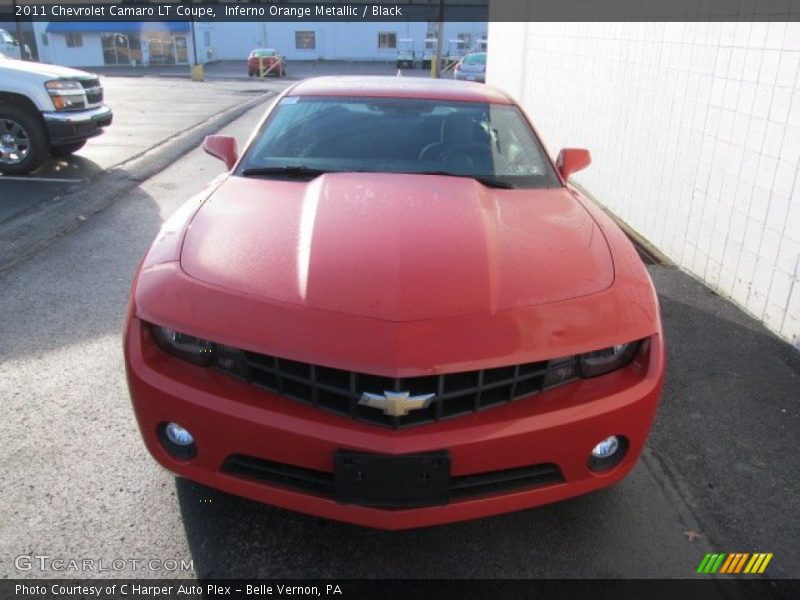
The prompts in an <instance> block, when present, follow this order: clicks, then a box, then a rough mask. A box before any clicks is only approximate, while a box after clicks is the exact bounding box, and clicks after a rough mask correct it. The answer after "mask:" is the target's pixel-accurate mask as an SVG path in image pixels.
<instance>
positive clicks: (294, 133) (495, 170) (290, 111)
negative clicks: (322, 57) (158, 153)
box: [239, 96, 561, 188]
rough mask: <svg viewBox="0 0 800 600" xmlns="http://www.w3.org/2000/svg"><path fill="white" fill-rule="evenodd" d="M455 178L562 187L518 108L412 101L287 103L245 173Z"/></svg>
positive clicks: (263, 132)
mask: <svg viewBox="0 0 800 600" xmlns="http://www.w3.org/2000/svg"><path fill="white" fill-rule="evenodd" d="M286 166H291V167H297V166H303V167H307V168H309V169H314V170H322V171H367V172H388V173H426V172H427V173H439V172H444V173H451V174H454V175H459V176H469V177H478V178H491V179H493V180H500V181H502V182H504V183H506V184H508V185H511V186H513V187H523V188H540V187H557V186H559V185H561V184H560V181H559V179H558V177H557V176H556V174H555V172H554V170H553V168H552V164H551V163H550V161H549V160H548V159H547V157H546V155H545V153H544V150H543V149H542V146H541V144H540V143H539V141H538V139H537V138H536V136H535V134H534V132H533V130H532V129H531V127H530V125H529V124H528V122H527V121H526V120H525V118H524V117H523V115H522V113H521V112H520V111H519V109H518V108H517V107H515V106H509V105H501V104H486V103H477V102H454V101H444V100H427V99H412V98H344V97H318V96H294V97H292V96H288V97H285V98H283V99H282V100H281V101H280V102H279V104H278V106H276V107H275V109H274V110H273V112H272V113H271V115H270V117H269V119H267V121H266V123H265V124H264V125H263V126H262V128H261V129H260V131H259V132H258V133H257V134H256V136H255V138H254V141H253V143H252V145H251V146H250V148H249V150H248V151H247V153H246V155H245V156H244V157H243V159H242V162H241V166H240V170H239V172H240V173H241V172H242V171H244V170H252V169H263V168H272V167H286Z"/></svg>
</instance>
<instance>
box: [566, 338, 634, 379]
mask: <svg viewBox="0 0 800 600" xmlns="http://www.w3.org/2000/svg"><path fill="white" fill-rule="evenodd" d="M638 349H639V342H638V341H636V342H629V343H627V344H617V345H615V346H610V347H608V348H603V349H602V350H595V351H594V352H587V353H586V354H581V356H580V370H581V377H596V376H598V375H604V374H606V373H610V372H611V371H616V370H617V369H621V368H622V367H624V366H625V365H627V364H628V363H629V362H631V361H632V360H633V357H634V356H635V355H636V351H637V350H638Z"/></svg>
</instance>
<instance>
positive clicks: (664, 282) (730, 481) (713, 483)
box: [650, 266, 800, 577]
mask: <svg viewBox="0 0 800 600" xmlns="http://www.w3.org/2000/svg"><path fill="white" fill-rule="evenodd" d="M650 273H651V275H652V277H653V280H654V283H655V284H656V288H657V289H658V291H659V298H660V301H661V311H662V316H663V322H664V328H665V335H666V344H667V350H668V353H667V379H666V385H665V388H664V396H663V398H662V403H661V407H660V409H659V412H658V416H657V417H656V423H655V425H654V428H653V432H652V435H651V438H650V448H651V449H652V451H653V454H654V455H655V456H656V458H657V459H658V460H659V461H660V462H661V463H662V464H663V465H664V466H665V467H666V469H667V470H668V471H669V472H671V473H672V474H673V476H674V477H676V479H677V482H678V484H679V486H680V487H683V488H684V489H687V490H688V492H689V494H690V498H689V501H690V504H694V506H692V508H693V510H694V511H695V512H696V513H697V517H698V520H699V521H700V523H701V524H702V525H703V526H704V527H705V528H706V532H705V533H706V535H707V536H708V538H709V540H710V541H711V542H712V545H713V547H714V549H715V550H718V551H721V552H773V553H775V558H774V559H773V561H772V563H771V564H770V567H769V574H770V575H771V576H773V577H797V576H798V575H800V572H798V563H797V560H796V557H797V555H798V551H800V524H798V521H797V518H796V516H797V515H798V514H800V493H798V492H800V487H799V484H798V478H797V475H798V473H800V453H798V440H800V402H798V400H800V353H798V352H797V350H796V349H794V348H792V347H791V346H790V345H789V344H787V343H786V342H784V341H782V340H780V339H779V338H777V337H776V336H775V335H773V334H772V333H771V332H769V331H768V330H767V329H766V328H764V327H763V326H762V325H761V324H759V323H758V322H757V321H756V320H755V319H753V318H751V317H749V316H747V315H746V314H745V313H744V312H742V311H741V310H739V309H738V308H737V307H736V306H734V305H733V304H732V303H730V302H728V301H726V300H724V299H723V298H721V297H720V296H718V295H717V294H715V293H714V292H712V291H711V290H710V289H709V288H707V287H705V286H704V285H702V284H701V283H700V282H698V281H696V280H695V279H693V278H692V277H690V276H689V275H687V274H685V273H683V272H681V271H680V270H678V269H675V268H670V267H660V266H656V267H651V268H650Z"/></svg>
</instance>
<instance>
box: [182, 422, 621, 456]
mask: <svg viewBox="0 0 800 600" xmlns="http://www.w3.org/2000/svg"><path fill="white" fill-rule="evenodd" d="M170 425H173V423H170ZM187 433H188V432H187ZM618 449H619V438H617V436H615V435H612V436H611V437H607V438H606V439H604V440H603V441H602V442H600V443H599V444H597V446H595V447H594V448H593V449H592V456H594V457H595V458H608V457H609V456H611V455H612V454H614V452H616V451H617V450H618Z"/></svg>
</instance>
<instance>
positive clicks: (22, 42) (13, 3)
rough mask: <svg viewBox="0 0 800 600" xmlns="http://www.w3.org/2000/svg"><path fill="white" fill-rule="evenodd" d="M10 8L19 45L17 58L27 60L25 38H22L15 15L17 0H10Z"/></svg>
mask: <svg viewBox="0 0 800 600" xmlns="http://www.w3.org/2000/svg"><path fill="white" fill-rule="evenodd" d="M11 10H13V11H14V21H15V22H16V24H17V44H18V45H19V59H20V60H28V59H27V58H26V57H25V40H24V39H22V23H20V21H19V16H17V0H11Z"/></svg>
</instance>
